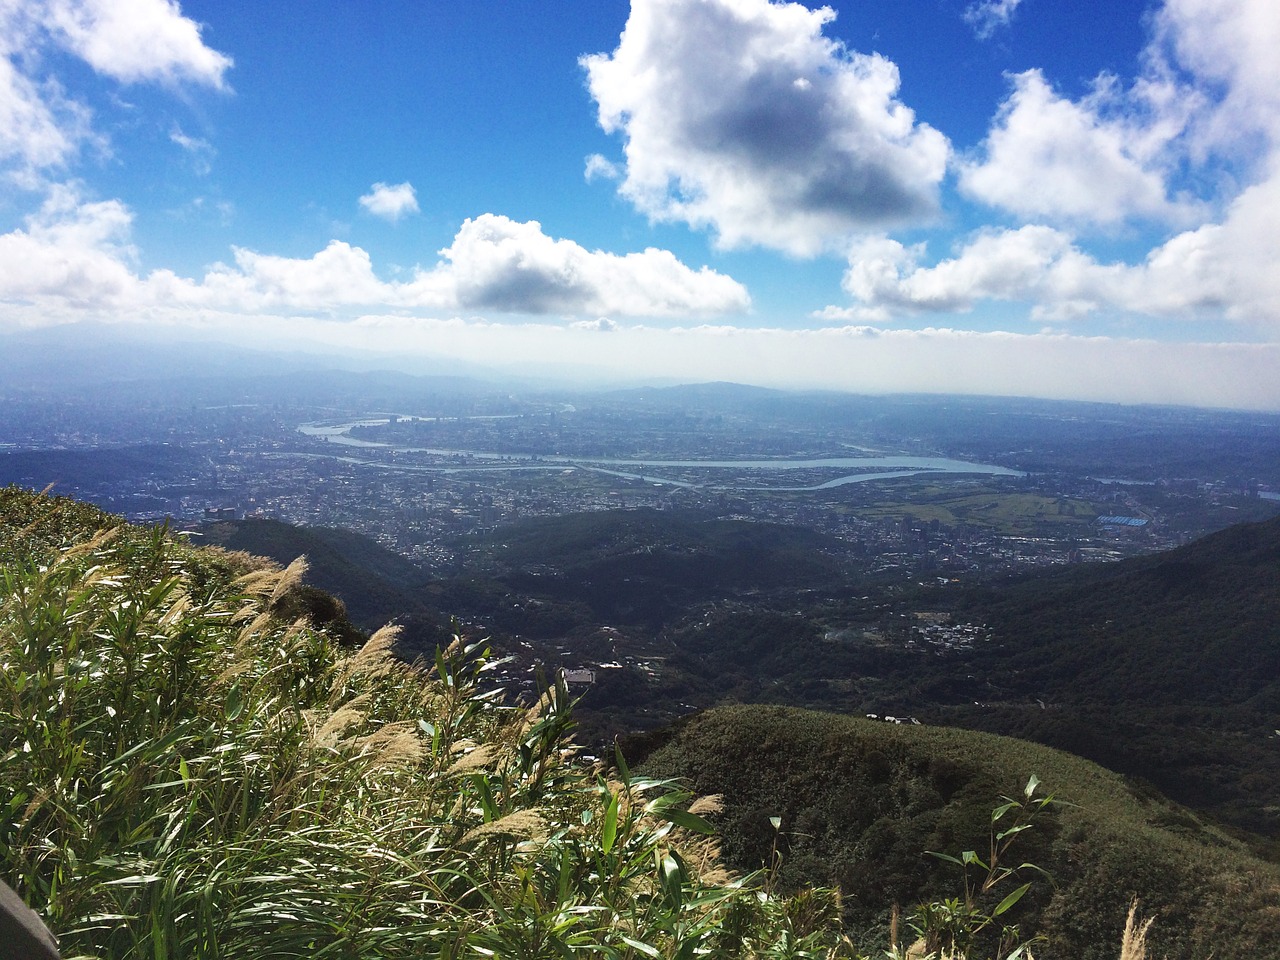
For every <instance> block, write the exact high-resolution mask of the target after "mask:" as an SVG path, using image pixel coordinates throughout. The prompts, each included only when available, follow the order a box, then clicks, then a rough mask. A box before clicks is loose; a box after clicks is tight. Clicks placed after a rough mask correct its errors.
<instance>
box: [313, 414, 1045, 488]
mask: <svg viewBox="0 0 1280 960" xmlns="http://www.w3.org/2000/svg"><path fill="white" fill-rule="evenodd" d="M406 419H413V420H426V419H430V418H424V417H413V418H406ZM484 419H499V418H497V417H486V418H484ZM387 422H388V418H386V417H383V418H369V419H362V420H351V421H346V422H342V423H335V422H333V421H324V420H322V421H317V422H313V423H304V424H301V425H299V427H298V432H299V433H301V434H304V435H305V436H308V437H315V438H316V439H320V440H324V441H325V442H327V443H332V444H338V445H341V446H344V447H347V448H354V449H364V450H370V451H372V450H386V451H388V452H392V453H425V454H429V455H433V456H440V457H466V458H467V459H469V460H473V461H479V462H478V463H473V464H466V465H457V466H446V465H442V466H423V465H408V464H396V465H394V469H396V470H412V471H414V472H424V473H450V474H455V473H471V472H479V471H493V470H562V471H563V470H566V469H568V470H590V471H593V472H595V473H602V474H607V475H609V476H615V477H620V478H623V479H627V480H639V481H643V482H645V483H653V484H657V485H661V486H673V487H686V488H689V489H697V490H724V491H741V492H750V491H753V490H754V491H760V492H806V491H814V490H830V489H831V488H833V487H841V486H845V485H846V484H850V483H865V482H867V481H869V480H892V479H897V478H899V477H913V476H918V475H920V474H929V473H938V474H979V475H984V476H998V477H1021V476H1024V474H1023V473H1022V472H1021V471H1018V470H1010V469H1009V468H1007V467H1000V466H996V465H995V464H989V463H971V462H969V461H967V460H950V459H947V458H945V457H908V456H902V457H821V458H809V457H784V458H779V459H767V460H655V459H637V458H614V457H567V456H560V455H547V456H534V455H531V454H509V453H494V452H490V451H485V450H454V449H445V448H439V447H413V446H400V445H396V444H389V443H373V442H370V441H367V440H358V439H356V438H355V437H352V436H351V435H350V431H351V429H352V428H353V427H357V426H381V425H383V424H386V423H387ZM340 459H342V460H344V461H345V462H348V463H362V464H366V465H368V466H378V467H383V468H388V469H391V468H392V467H391V465H390V464H386V463H381V462H379V461H376V460H361V459H359V458H357V457H351V456H344V457H341V458H340ZM621 468H630V469H621ZM664 470H707V471H721V470H733V471H738V472H740V473H742V472H749V471H764V472H767V473H770V474H772V473H776V472H779V471H788V470H832V471H839V470H856V471H859V472H857V473H847V474H842V475H840V476H837V477H835V478H834V479H831V480H827V481H825V482H823V483H818V484H811V485H804V486H777V485H772V486H771V485H761V484H751V483H744V482H741V481H739V480H737V479H736V478H735V482H733V483H724V484H717V483H715V482H707V483H693V482H690V481H687V480H677V479H674V478H671V477H663V476H658V475H654V473H652V472H651V471H664Z"/></svg>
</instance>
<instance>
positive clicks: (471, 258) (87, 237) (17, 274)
mask: <svg viewBox="0 0 1280 960" xmlns="http://www.w3.org/2000/svg"><path fill="white" fill-rule="evenodd" d="M132 219H133V218H132V214H131V213H130V212H129V210H128V208H127V207H126V206H125V205H124V204H122V203H120V202H119V201H117V200H111V201H103V202H96V203H91V202H87V201H84V200H82V199H81V198H80V196H79V195H78V193H77V192H76V191H75V190H74V189H72V188H69V187H58V188H55V189H54V190H53V191H52V193H51V194H50V197H49V199H48V200H47V201H46V203H45V204H44V206H43V207H42V208H41V210H40V212H39V213H38V214H35V215H33V216H31V217H29V218H28V220H27V223H26V225H25V228H24V229H20V230H15V231H12V232H10V233H8V234H4V235H0V310H3V311H6V312H8V313H9V315H10V316H13V315H14V313H15V311H16V312H18V313H23V314H24V315H30V316H33V317H34V316H38V315H39V312H40V311H41V310H47V311H49V312H50V314H51V315H52V314H54V313H57V314H58V315H60V316H62V317H64V318H74V316H75V315H77V313H79V314H84V313H85V312H88V313H90V314H92V312H93V311H95V310H104V311H105V310H113V311H123V312H125V313H129V312H139V311H150V312H152V313H155V314H157V315H159V314H165V313H168V314H170V315H173V316H180V315H181V314H182V313H183V311H201V310H218V311H225V312H228V313H238V314H246V315H252V314H254V313H257V312H262V311H272V312H277V313H291V312H292V313H298V314H312V315H323V316H332V317H350V316H353V315H354V314H355V313H357V312H358V311H359V310H362V309H365V310H367V309H384V310H404V311H413V310H420V309H430V310H447V311H453V310H490V311H495V312H501V313H511V314H535V315H536V314H559V315H567V316H593V317H598V316H600V315H602V314H609V313H612V314H619V315H624V316H653V317H670V316H688V315H695V316H696V315H710V314H718V313H726V312H728V313H742V312H745V311H747V310H749V309H750V305H751V300H750V297H749V296H748V295H747V291H746V289H745V288H744V287H743V286H742V285H741V284H739V283H738V282H737V281H735V280H733V279H732V278H730V277H727V276H725V275H723V274H720V273H717V272H715V271H714V270H711V269H709V268H707V267H703V268H701V269H699V270H694V269H692V268H690V267H688V266H686V265H685V264H683V263H681V262H680V261H679V260H678V259H677V258H676V257H675V255H674V254H672V253H670V252H669V251H666V250H658V249H652V248H651V249H648V250H645V251H643V252H640V253H630V254H624V255H618V254H612V253H606V252H602V251H589V250H586V249H585V248H583V247H581V246H579V245H578V244H576V243H573V242H572V241H569V240H557V239H555V238H552V237H548V236H547V235H546V234H544V233H543V232H542V228H541V226H540V225H539V224H538V223H537V222H533V221H531V222H529V223H518V222H516V221H513V220H510V219H508V218H506V217H501V216H496V215H494V214H485V215H483V216H480V217H477V218H475V219H474V220H468V221H466V222H465V223H464V224H463V225H462V228H461V229H460V230H459V231H458V233H457V235H456V236H455V238H454V241H453V243H452V244H451V245H450V246H449V247H447V248H445V249H444V250H442V251H440V254H441V259H440V260H439V261H438V262H437V263H436V264H434V265H433V266H431V267H429V268H419V269H418V270H416V271H415V273H414V275H413V276H412V278H411V279H409V280H406V281H399V282H395V281H386V280H383V279H381V278H380V277H379V276H378V275H377V272H376V270H375V269H374V265H373V262H372V260H371V258H370V256H369V254H368V253H367V252H366V251H364V250H362V249H360V248H359V247H354V246H352V245H350V244H348V243H345V242H343V241H340V240H334V241H331V242H330V243H329V245H328V246H327V247H325V248H324V249H323V250H321V251H319V252H318V253H316V254H315V255H314V256H311V257H281V256H275V255H271V254H266V253H259V252H256V251H253V250H247V249H242V248H235V249H234V250H233V260H232V262H231V263H229V264H222V263H220V264H215V265H214V266H213V267H211V268H210V269H209V270H208V271H207V272H206V273H205V275H204V277H202V278H200V279H195V278H187V277H180V276H177V275H176V274H174V273H172V272H170V271H166V270H159V271H155V272H153V273H151V274H149V275H147V276H145V277H142V276H139V275H138V274H137V272H136V270H135V268H134V263H135V262H136V259H137V256H136V251H135V250H134V249H133V247H132V245H131V243H130V240H129V233H130V229H131V226H132ZM592 322H593V323H595V324H596V325H597V328H598V329H600V330H605V329H607V326H608V324H609V323H610V322H611V321H608V320H603V319H601V320H593V321H592Z"/></svg>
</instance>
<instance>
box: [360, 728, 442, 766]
mask: <svg viewBox="0 0 1280 960" xmlns="http://www.w3.org/2000/svg"><path fill="white" fill-rule="evenodd" d="M417 729H418V727H417V724H416V723H415V722H414V721H412V720H398V721H396V722H394V723H387V724H383V725H382V726H381V727H379V728H378V729H377V730H375V731H373V733H371V734H369V735H368V736H367V737H361V738H360V740H359V741H358V743H359V746H360V749H361V750H362V751H365V752H367V753H370V754H372V755H373V760H374V762H375V763H376V764H378V765H380V766H381V765H388V764H404V763H416V762H417V761H419V760H421V759H422V758H423V757H425V756H426V748H425V747H424V746H423V744H422V741H421V740H420V739H419V738H418V733H417Z"/></svg>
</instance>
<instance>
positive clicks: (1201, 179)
mask: <svg viewBox="0 0 1280 960" xmlns="http://www.w3.org/2000/svg"><path fill="white" fill-rule="evenodd" d="M1150 23H1151V24H1152V36H1151V40H1150V42H1149V44H1148V45H1147V47H1146V49H1145V50H1144V51H1143V54H1142V58H1141V60H1142V69H1141V71H1140V73H1139V75H1138V76H1137V77H1136V78H1135V79H1134V80H1133V82H1132V83H1131V84H1128V85H1125V84H1122V83H1121V82H1120V81H1119V80H1118V79H1117V78H1116V77H1114V76H1111V75H1108V74H1102V75H1100V76H1098V77H1097V78H1096V79H1095V81H1094V83H1093V87H1092V90H1091V91H1090V92H1088V93H1087V94H1086V95H1084V96H1082V97H1080V98H1078V99H1074V100H1073V99H1069V98H1067V97H1064V96H1062V95H1061V94H1059V93H1058V92H1057V91H1055V90H1054V89H1053V88H1052V87H1051V86H1050V84H1049V83H1048V81H1047V80H1046V79H1045V77H1044V75H1043V74H1042V73H1041V72H1040V71H1038V70H1028V71H1025V72H1023V73H1019V74H1017V75H1014V76H1013V77H1011V81H1012V86H1011V91H1010V94H1009V96H1008V98H1007V99H1006V101H1005V102H1004V103H1003V104H1002V106H1001V108H1000V110H999V112H998V114H997V116H996V118H995V121H994V123H993V126H992V129H991V132H990V134H989V136H988V137H987V139H986V140H985V142H984V143H983V144H982V145H981V147H980V148H979V149H978V150H977V151H975V152H974V153H973V154H972V155H971V156H969V157H967V158H964V159H963V160H962V161H961V162H960V163H959V164H958V173H959V186H960V188H961V190H963V191H964V192H965V193H967V194H968V195H969V196H970V197H973V198H974V199H977V200H980V201H982V202H984V203H988V204H990V205H992V206H995V207H999V208H1001V209H1003V210H1006V211H1009V212H1010V213H1013V214H1014V215H1016V216H1018V217H1020V218H1021V219H1023V220H1024V221H1030V220H1033V219H1042V220H1045V221H1048V222H1052V223H1057V224H1059V225H1069V226H1072V227H1075V228H1080V227H1084V226H1103V227H1114V226H1115V225H1117V224H1120V223H1122V222H1124V221H1130V220H1148V221H1163V222H1165V223H1167V224H1171V225H1175V226H1186V225H1187V224H1188V223H1190V222H1192V221H1194V220H1196V219H1201V220H1202V219H1204V218H1205V217H1206V216H1207V215H1208V211H1209V210H1210V209H1211V206H1212V205H1213V204H1215V203H1220V202H1222V201H1223V200H1224V197H1215V196H1207V197H1206V198H1205V201H1206V202H1203V203H1202V202H1197V201H1196V200H1195V199H1193V198H1191V191H1192V190H1199V191H1201V192H1204V191H1205V190H1206V189H1208V190H1212V189H1214V188H1218V189H1224V190H1226V191H1227V196H1226V197H1225V199H1226V200H1229V199H1230V191H1231V190H1233V189H1236V187H1235V185H1236V184H1239V183H1244V184H1245V185H1246V186H1247V185H1249V184H1250V183H1257V182H1259V181H1260V180H1261V179H1262V178H1265V177H1267V176H1269V175H1270V174H1271V171H1272V169H1273V167H1274V158H1275V155H1276V152H1277V150H1280V85H1278V84H1276V82H1275V50H1276V49H1277V47H1278V46H1280V17H1277V16H1276V9H1275V4H1274V2H1273V0H1166V2H1165V3H1163V4H1162V5H1161V6H1160V7H1159V8H1158V9H1157V10H1156V11H1155V12H1154V14H1153V15H1152V17H1151V19H1150Z"/></svg>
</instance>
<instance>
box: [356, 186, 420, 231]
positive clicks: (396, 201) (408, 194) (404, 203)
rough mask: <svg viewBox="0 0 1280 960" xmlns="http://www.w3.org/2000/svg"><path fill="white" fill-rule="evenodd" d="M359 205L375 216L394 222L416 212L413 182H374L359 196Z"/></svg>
mask: <svg viewBox="0 0 1280 960" xmlns="http://www.w3.org/2000/svg"><path fill="white" fill-rule="evenodd" d="M360 206H362V207H364V208H365V209H366V210H368V211H369V212H370V213H371V214H373V215H374V216H375V217H381V218H382V219H384V220H390V221H391V222H392V223H395V222H396V221H397V220H399V219H400V218H401V217H403V216H405V215H407V214H410V213H417V212H418V195H417V193H416V192H415V191H414V189H413V184H411V183H408V182H405V183H397V184H388V183H375V184H374V185H373V186H372V187H371V188H370V190H369V192H368V193H366V194H365V195H364V196H362V197H361V198H360Z"/></svg>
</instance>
